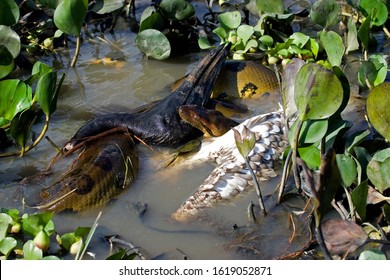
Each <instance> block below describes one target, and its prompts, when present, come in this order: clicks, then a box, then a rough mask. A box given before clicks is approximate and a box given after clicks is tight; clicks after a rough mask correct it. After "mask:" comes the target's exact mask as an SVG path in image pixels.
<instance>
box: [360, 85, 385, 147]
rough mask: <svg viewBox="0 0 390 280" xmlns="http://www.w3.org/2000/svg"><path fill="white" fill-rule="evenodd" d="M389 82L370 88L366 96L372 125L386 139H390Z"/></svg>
mask: <svg viewBox="0 0 390 280" xmlns="http://www.w3.org/2000/svg"><path fill="white" fill-rule="evenodd" d="M389 92H390V82H385V83H382V84H380V85H378V86H376V87H374V88H373V89H372V91H371V92H370V93H369V94H368V97H367V105H366V106H367V114H368V119H369V121H370V123H371V124H372V126H373V127H374V128H375V129H376V130H377V131H378V132H379V133H380V134H381V135H382V136H383V137H384V138H386V139H387V140H390V125H389V124H390V110H389V108H390V107H389V106H390V98H389Z"/></svg>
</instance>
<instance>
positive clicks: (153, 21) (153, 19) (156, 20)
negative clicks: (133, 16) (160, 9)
mask: <svg viewBox="0 0 390 280" xmlns="http://www.w3.org/2000/svg"><path fill="white" fill-rule="evenodd" d="M164 25H165V24H164V18H163V17H162V15H160V14H159V13H157V12H156V9H155V8H154V7H148V8H146V9H145V10H144V11H143V13H142V16H141V20H140V26H139V32H141V31H143V30H146V29H156V30H160V31H162V30H163V29H164Z"/></svg>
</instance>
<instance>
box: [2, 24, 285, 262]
mask: <svg viewBox="0 0 390 280" xmlns="http://www.w3.org/2000/svg"><path fill="white" fill-rule="evenodd" d="M105 36H106V38H105V39H106V40H108V41H109V42H111V43H107V41H106V42H103V41H102V40H99V39H98V38H95V39H94V40H93V41H88V42H84V44H83V45H82V46H83V47H82V49H81V55H80V59H79V61H78V64H77V67H76V68H75V69H66V67H67V65H69V64H70V61H69V60H70V58H69V56H72V55H73V53H71V54H70V55H69V54H66V53H64V52H62V53H59V54H58V55H56V61H55V63H57V64H59V65H62V66H63V67H64V68H65V69H66V70H64V71H65V73H66V75H67V76H66V79H65V83H64V86H63V88H62V91H61V95H60V98H59V102H58V108H57V111H56V113H55V114H54V115H53V119H52V122H51V124H50V129H49V131H48V133H47V136H49V137H50V139H51V140H53V141H54V142H55V143H56V144H57V145H59V146H62V145H63V144H64V143H65V142H66V141H67V140H68V139H70V137H72V136H73V134H74V133H75V132H76V131H77V129H78V128H79V127H80V126H81V125H82V124H83V123H84V122H85V121H86V120H89V119H90V118H92V117H93V116H94V115H98V114H103V113H107V112H111V111H126V110H128V109H131V108H134V107H137V106H139V105H142V104H145V103H148V102H151V101H153V100H157V99H160V98H162V97H164V96H166V95H167V94H169V89H168V87H169V85H170V84H171V83H172V82H174V81H175V80H177V79H178V78H180V77H182V76H184V75H185V74H186V73H188V72H189V71H190V70H191V69H192V67H193V66H194V65H195V64H196V63H197V62H198V61H199V59H200V57H201V56H202V55H204V54H205V53H201V54H192V55H188V56H185V57H181V58H177V59H174V60H173V59H171V60H168V61H154V60H147V59H146V58H144V57H143V55H142V53H141V52H140V51H139V49H138V48H137V47H136V46H135V43H134V38H135V34H133V33H131V32H128V31H118V32H116V33H115V34H114V35H113V34H108V33H107V34H105ZM104 57H113V58H119V60H118V62H117V63H114V64H112V65H105V64H103V63H97V64H96V63H93V62H94V61H95V60H99V59H102V58H104ZM47 61H53V58H47ZM61 71H62V70H61ZM276 103H277V99H272V98H271V99H270V100H266V101H265V102H264V103H263V104H261V105H260V106H259V107H258V108H257V111H258V112H268V111H270V110H271V109H272V108H275V107H276ZM36 130H37V131H39V127H37V129H36ZM55 153H56V152H55V150H54V149H53V148H52V147H51V146H50V144H49V143H48V142H47V141H46V140H43V141H42V142H41V143H40V144H39V145H38V147H37V148H36V149H35V150H34V151H30V152H29V153H28V154H27V155H26V156H24V157H23V158H10V159H0V165H1V168H0V186H1V193H2V194H1V195H0V206H1V207H5V208H11V207H16V208H19V209H21V210H22V211H31V210H29V209H23V208H22V201H21V198H22V197H23V196H24V195H26V194H27V195H28V194H30V193H33V192H34V191H33V189H32V188H40V187H42V184H44V183H43V182H42V183H38V184H37V185H35V186H34V185H31V186H29V187H28V188H26V187H25V188H22V189H21V188H20V187H18V186H19V183H18V182H15V181H18V180H20V179H22V178H24V177H27V176H31V175H35V174H37V173H39V172H40V171H43V170H44V169H45V167H46V166H47V164H48V163H49V161H50V159H51V158H52V157H53V156H54V155H55ZM140 159H141V166H140V171H139V173H138V175H137V178H136V181H135V182H134V184H133V185H132V186H131V187H130V189H129V190H127V191H126V192H125V193H123V194H122V195H121V196H120V197H119V198H118V199H117V200H115V201H113V202H112V203H110V204H109V205H107V206H106V207H104V209H101V210H102V211H103V214H102V217H101V219H100V222H99V227H98V230H97V233H96V235H95V238H94V239H93V241H92V243H91V247H90V249H89V250H90V251H92V252H94V253H96V258H98V259H102V258H105V257H107V256H108V252H109V245H108V243H107V242H105V241H104V240H103V236H105V235H113V234H118V235H119V236H120V237H121V238H122V239H124V240H129V241H131V242H133V243H134V244H135V245H136V246H139V247H140V248H141V250H142V252H143V253H144V254H145V255H147V256H148V257H155V256H158V255H161V254H163V253H166V252H168V253H169V252H175V255H174V257H175V258H178V257H179V258H180V257H181V256H180V254H177V251H176V249H180V250H181V251H183V252H185V253H186V254H187V255H188V256H189V257H190V258H192V259H233V258H246V257H248V256H246V255H244V254H239V253H235V252H234V251H233V250H226V249H225V246H224V245H226V244H227V243H228V242H229V241H230V240H231V239H230V238H229V237H227V236H229V233H230V232H231V231H232V230H233V225H234V224H237V225H239V226H245V225H246V224H247V206H248V204H249V202H250V201H251V200H253V201H256V200H257V197H256V193H255V192H254V191H250V192H248V193H247V194H246V195H244V196H242V197H240V198H238V199H236V200H235V201H234V204H231V205H224V206H221V207H218V209H213V210H211V211H209V216H208V217H209V218H208V220H207V221H195V222H192V223H178V222H174V221H172V220H171V219H170V215H171V213H172V212H173V211H174V210H176V209H177V207H178V206H179V205H180V204H181V203H182V202H183V201H184V200H185V199H186V198H187V197H188V196H189V195H190V194H191V193H192V192H193V191H194V190H195V188H197V186H199V185H200V184H201V183H202V182H203V180H204V179H205V178H206V177H207V176H208V174H209V173H210V171H211V170H212V169H213V168H214V167H213V164H212V163H210V164H203V165H201V166H194V167H192V168H185V169H182V168H178V167H172V168H167V169H161V170H157V171H156V169H155V165H154V164H152V163H155V161H158V160H159V157H158V156H156V153H152V152H151V151H149V150H148V149H146V148H142V147H141V148H140ZM60 165H63V166H62V168H66V165H67V163H66V162H61V163H60V164H59V165H57V166H56V167H57V168H58V169H61V166H60ZM276 184H277V178H276V179H274V180H271V181H269V182H263V183H262V188H263V192H264V193H263V194H264V195H265V196H267V195H270V194H272V193H273V192H274V191H275V188H276ZM27 199H28V197H27ZM267 201H268V202H266V204H267V203H268V204H269V205H273V206H272V207H274V201H273V200H272V199H271V198H270V199H268V200H267ZM27 202H28V201H27ZM137 202H145V203H147V204H148V208H147V211H146V213H145V214H144V215H143V216H142V217H138V216H137V215H136V214H134V213H133V212H132V210H131V208H132V207H131V204H132V203H137ZM98 212H99V210H93V211H87V212H84V213H68V214H59V215H56V216H55V218H54V222H55V224H56V229H57V231H58V232H59V233H61V234H62V233H65V232H67V231H74V230H75V229H76V228H77V227H78V226H91V225H92V224H93V221H94V220H95V218H96V216H97V214H98ZM287 222H288V218H287V217H286V223H287ZM272 234H273V232H272V228H270V230H269V232H268V233H266V235H269V236H271V235H272ZM271 247H272V246H271ZM275 247H277V244H275ZM270 255H272V252H270ZM164 257H165V258H168V257H169V255H168V256H164ZM249 257H250V256H249Z"/></svg>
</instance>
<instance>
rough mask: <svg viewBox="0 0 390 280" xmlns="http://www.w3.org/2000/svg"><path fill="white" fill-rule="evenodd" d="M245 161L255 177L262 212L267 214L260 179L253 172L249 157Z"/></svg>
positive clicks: (253, 177)
mask: <svg viewBox="0 0 390 280" xmlns="http://www.w3.org/2000/svg"><path fill="white" fill-rule="evenodd" d="M245 163H246V165H247V166H248V169H249V173H250V174H251V176H252V179H253V181H254V183H255V187H256V193H257V196H258V197H259V205H260V209H261V213H262V214H263V215H267V212H266V211H265V206H264V201H263V196H262V195H261V189H260V185H259V181H258V180H257V178H256V175H255V173H254V172H253V170H252V167H251V166H250V164H249V160H248V157H245Z"/></svg>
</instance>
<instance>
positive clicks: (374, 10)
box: [359, 0, 388, 26]
mask: <svg viewBox="0 0 390 280" xmlns="http://www.w3.org/2000/svg"><path fill="white" fill-rule="evenodd" d="M359 5H360V6H359V9H360V10H361V11H362V12H363V14H364V15H365V16H368V15H371V16H372V24H374V25H376V26H381V25H383V24H384V23H385V22H386V20H387V17H388V11H387V7H386V5H385V4H384V3H383V2H382V1H381V0H360V2H359Z"/></svg>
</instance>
